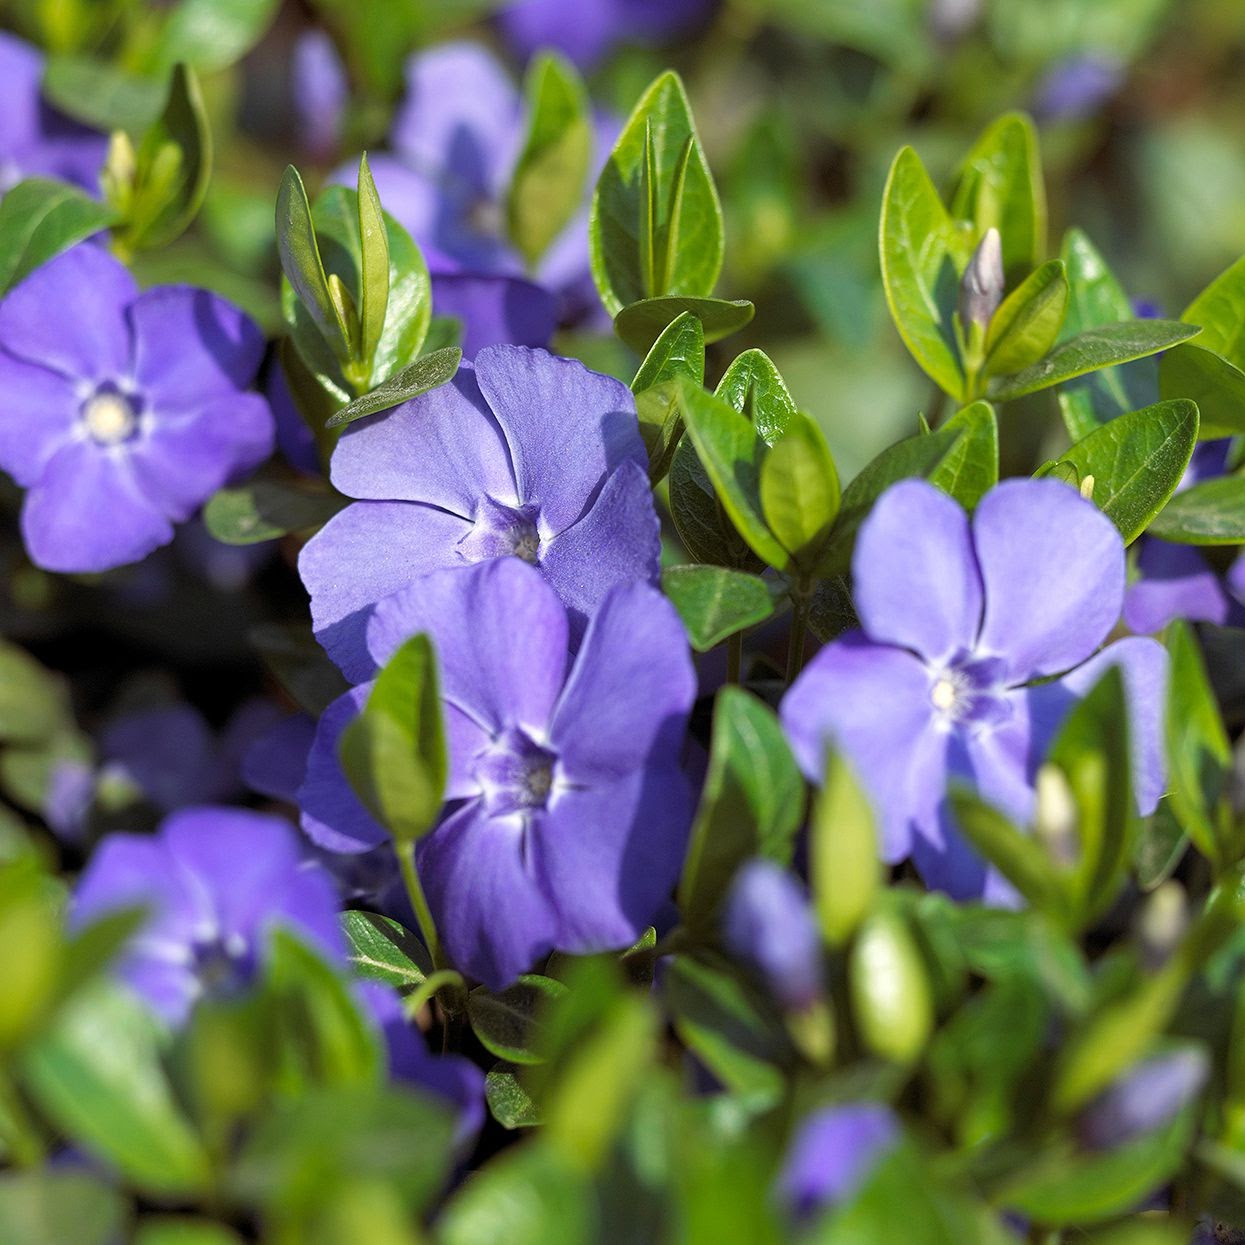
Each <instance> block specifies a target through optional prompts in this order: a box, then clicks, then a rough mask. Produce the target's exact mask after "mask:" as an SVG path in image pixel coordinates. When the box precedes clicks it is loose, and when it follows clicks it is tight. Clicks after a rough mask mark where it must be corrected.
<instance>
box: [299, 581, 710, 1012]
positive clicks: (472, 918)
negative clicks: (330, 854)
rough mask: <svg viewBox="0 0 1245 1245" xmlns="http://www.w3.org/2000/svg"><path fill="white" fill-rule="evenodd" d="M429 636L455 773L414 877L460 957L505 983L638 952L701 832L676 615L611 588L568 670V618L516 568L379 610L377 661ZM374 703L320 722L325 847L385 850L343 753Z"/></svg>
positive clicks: (314, 829)
mask: <svg viewBox="0 0 1245 1245" xmlns="http://www.w3.org/2000/svg"><path fill="white" fill-rule="evenodd" d="M418 632H425V633H427V634H428V635H429V636H430V637H431V638H432V640H433V643H434V644H435V646H436V649H437V655H438V658H439V661H440V668H441V688H442V697H443V709H444V713H445V725H446V737H447V741H448V745H449V753H450V776H449V783H448V788H447V792H446V799H447V804H446V809H445V815H444V817H443V819H442V821H441V823H440V824H439V825H438V827H437V828H436V829H435V830H434V831H433V832H432V833H431V834H429V835H427V836H426V837H425V838H424V839H422V840H421V841H420V844H419V850H418V856H417V863H418V867H419V873H420V877H421V879H422V881H423V885H424V888H425V890H426V891H427V894H428V901H429V905H430V907H431V909H432V914H433V916H434V918H435V920H436V924H437V929H438V931H439V933H440V935H441V938H442V940H443V942H444V943H445V946H446V948H447V950H448V951H449V953H450V957H451V959H452V960H453V961H454V963H455V964H456V965H457V966H458V967H459V968H461V969H462V970H463V971H464V972H467V973H470V974H471V975H472V976H473V977H476V978H478V979H479V980H481V981H483V982H484V983H485V984H486V985H489V986H492V987H500V986H504V985H506V984H507V983H508V982H510V981H512V980H513V979H514V978H515V977H516V976H517V975H518V974H519V973H521V972H523V971H524V969H526V968H528V967H529V966H530V965H531V964H532V963H533V962H534V961H535V960H536V959H537V958H538V957H539V956H541V955H543V954H545V953H547V952H548V951H550V950H551V949H553V948H558V949H559V950H563V951H569V952H576V953H579V952H589V951H600V950H605V949H607V948H613V947H624V946H627V945H629V944H630V943H631V942H633V941H634V940H635V939H636V938H637V937H639V935H640V934H641V933H642V932H643V930H644V928H645V926H646V925H648V924H649V923H651V922H652V920H653V918H654V917H655V916H656V915H657V912H658V909H659V908H660V906H661V904H662V902H663V901H664V900H665V899H666V897H667V896H668V895H669V892H670V890H671V888H672V886H673V884H674V881H675V878H676V876H677V875H678V871H679V866H680V864H681V862H682V859H683V854H684V848H685V846H686V839H687V831H688V827H689V823H690V817H691V797H690V792H689V788H688V782H687V779H686V777H685V776H684V774H683V771H682V769H681V768H680V765H679V760H678V757H679V751H680V748H681V744H682V740H683V732H684V729H685V726H686V721H687V715H688V712H689V711H690V709H691V705H692V700H693V698H694V697H695V692H696V680H695V674H694V672H693V669H692V664H691V658H690V655H689V653H688V647H687V639H686V636H685V635H684V632H683V627H682V624H681V623H680V621H679V618H678V615H677V614H676V613H675V612H674V609H673V607H672V606H671V605H670V603H669V602H668V601H667V600H666V599H665V598H664V597H663V596H662V595H661V594H660V593H659V592H658V591H657V590H656V589H655V588H652V587H650V586H649V585H647V584H640V583H636V584H629V585H625V586H621V587H617V588H614V589H613V590H612V591H610V592H609V593H608V594H607V595H606V597H605V599H604V601H603V602H602V603H601V605H600V606H599V607H598V608H597V610H596V611H595V613H594V614H593V615H592V618H591V621H590V622H589V624H588V629H587V632H586V634H585V635H584V639H583V643H582V646H581V647H580V649H579V653H578V655H577V656H576V657H575V658H574V660H573V661H572V660H571V658H570V657H569V656H568V651H567V645H568V639H569V635H570V620H569V618H568V613H567V610H566V608H565V606H564V605H563V604H562V602H561V601H560V600H559V599H558V596H557V594H556V593H555V592H554V591H553V589H552V588H550V586H549V584H548V583H547V582H546V580H545V579H544V578H543V577H542V576H541V575H540V574H539V573H538V572H537V571H536V570H534V569H533V568H532V567H530V566H528V565H526V564H525V563H523V562H522V561H521V560H519V559H518V558H506V559H501V560H495V561H491V562H487V563H484V564H483V565H479V566H474V567H469V568H465V569H458V570H449V571H440V572H437V573H435V574H431V575H429V576H427V577H426V578H425V579H423V580H422V581H421V582H419V583H417V584H415V585H414V586H413V587H411V588H409V589H407V590H406V591H403V592H400V593H396V594H395V595H393V596H390V597H388V598H386V599H385V600H384V601H382V602H381V603H380V604H379V605H378V606H377V607H376V611H375V613H374V615H373V617H372V619H371V622H370V623H369V625H368V629H367V641H368V648H369V650H370V652H371V656H372V658H373V660H374V661H375V662H376V663H377V664H378V665H381V664H383V663H384V662H385V661H386V660H387V659H388V658H389V657H390V656H391V655H392V654H393V653H394V651H395V650H396V649H397V648H398V647H399V646H400V645H401V643H402V642H403V641H404V640H406V639H407V638H408V637H410V636H411V635H414V634H416V633H418ZM370 690H371V688H370V685H368V684H364V685H363V686H361V687H358V688H355V689H353V690H352V691H350V692H348V693H347V694H346V695H344V696H342V697H341V698H340V699H338V700H337V701H335V702H334V703H333V704H332V705H330V706H329V708H328V709H327V710H326V711H325V713H324V715H323V717H322V718H321V720H320V725H319V729H318V732H317V735H316V741H315V743H314V745H313V746H312V750H311V756H310V758H309V761H308V766H307V780H306V782H305V783H304V785H303V788H302V790H301V792H300V804H301V806H302V810H303V828H304V829H305V830H306V831H307V833H308V834H309V835H310V836H311V838H312V839H313V840H314V841H315V842H316V843H318V844H319V845H320V846H322V847H324V848H326V849H328V850H330V851H338V852H364V851H367V850H368V849H370V848H372V847H374V846H375V845H376V844H378V843H380V842H383V841H384V839H385V832H384V831H383V830H382V829H381V828H380V826H378V825H377V824H376V823H375V822H374V821H373V820H372V819H371V818H370V817H369V816H368V814H367V813H366V812H365V810H364V809H363V807H362V805H361V804H360V803H359V802H358V801H357V800H356V799H355V797H354V795H353V792H352V791H351V789H350V787H349V785H348V784H347V781H346V779H345V777H344V776H343V774H342V771H341V768H340V765H339V763H338V756H337V746H338V741H339V739H340V737H341V733H342V731H343V730H344V729H345V727H346V725H347V723H348V722H349V721H350V720H351V719H352V718H353V717H354V716H355V715H356V714H357V713H358V712H359V711H360V709H361V708H362V707H363V705H364V704H365V703H366V701H367V697H368V694H369V692H370Z"/></svg>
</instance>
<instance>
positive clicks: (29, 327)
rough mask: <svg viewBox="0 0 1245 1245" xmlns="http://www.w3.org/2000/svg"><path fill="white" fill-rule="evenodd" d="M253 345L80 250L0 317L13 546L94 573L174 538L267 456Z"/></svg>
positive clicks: (224, 319) (182, 289) (202, 296)
mask: <svg viewBox="0 0 1245 1245" xmlns="http://www.w3.org/2000/svg"><path fill="white" fill-rule="evenodd" d="M263 348H264V342H263V336H262V334H261V333H260V331H259V329H258V328H257V327H256V326H255V324H253V323H252V322H251V320H250V319H249V318H248V317H247V316H245V315H243V313H242V312H241V311H239V310H238V309H237V308H236V307H234V306H233V305H232V304H231V303H228V302H226V301H225V300H224V299H222V298H218V297H217V296H216V295H215V294H210V293H208V292H207V291H206V290H197V289H192V288H190V287H189V286H178V285H169V286H158V287H156V288H154V289H150V290H146V291H144V292H143V293H141V294H140V293H139V290H138V287H137V286H136V285H135V283H134V279H133V277H131V276H130V274H129V272H128V271H127V270H126V269H125V267H124V266H123V265H121V264H120V263H118V262H117V261H116V260H115V259H113V258H112V257H111V256H110V255H108V254H107V253H106V252H105V251H103V250H101V249H99V248H98V247H95V246H92V245H90V244H83V245H81V246H77V247H74V248H73V249H72V250H70V251H66V252H65V253H64V254H63V255H60V256H58V257H57V258H56V259H54V260H52V261H51V262H50V263H47V264H45V265H44V266H43V267H41V268H38V269H36V270H35V271H34V272H33V273H32V274H31V275H30V276H29V277H27V278H26V280H25V281H23V282H22V283H21V284H20V285H19V286H17V288H16V289H14V290H13V291H12V292H11V293H10V294H9V295H8V297H7V298H5V300H4V302H3V303H0V387H3V389H4V392H5V395H6V397H5V402H4V406H3V409H2V410H0V467H3V468H4V470H6V471H7V472H8V473H9V474H10V475H11V476H13V478H14V479H15V480H16V481H17V483H18V484H20V485H21V486H22V487H23V488H25V489H26V490H27V493H26V498H25V501H24V504H23V506H22V534H23V536H24V538H25V542H26V548H27V550H28V551H29V553H30V556H31V558H32V559H33V560H34V561H35V562H36V563H37V564H38V565H40V566H42V567H44V568H45V569H47V570H53V571H103V570H108V569H109V568H111V567H114V566H121V565H123V564H125V563H127V562H134V561H137V560H138V559H139V558H142V557H145V556H146V555H147V554H148V553H150V552H151V551H152V550H153V549H156V548H158V547H159V546H160V545H164V544H167V543H168V542H169V541H170V540H171V539H172V538H173V524H174V523H180V522H183V521H184V520H186V519H188V518H189V517H190V516H191V515H192V514H193V513H194V512H195V510H197V509H198V508H199V506H201V505H202V504H203V502H204V501H206V500H207V498H208V497H210V496H211V495H212V493H214V492H215V491H216V490H217V489H218V488H220V487H221V485H222V484H224V483H226V482H227V481H228V480H229V479H230V478H232V477H233V476H235V475H237V474H239V473H241V472H244V471H247V470H249V469H251V468H252V467H254V466H255V465H256V464H257V463H259V462H261V461H262V460H263V459H264V458H266V457H267V456H268V454H269V453H271V451H272V441H273V429H272V415H271V413H270V412H269V410H268V406H267V403H265V402H264V400H263V399H262V398H261V397H259V396H258V395H256V394H253V393H247V392H245V390H246V387H247V386H248V385H249V384H250V382H251V381H252V379H253V378H254V376H255V371H256V369H257V368H258V366H259V360H260V356H261V354H262V353H263Z"/></svg>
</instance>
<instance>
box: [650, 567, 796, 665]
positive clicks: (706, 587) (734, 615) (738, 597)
mask: <svg viewBox="0 0 1245 1245" xmlns="http://www.w3.org/2000/svg"><path fill="white" fill-rule="evenodd" d="M661 586H662V591H663V592H665V594H666V595H667V596H668V597H669V598H670V599H671V601H673V602H674V607H675V609H677V610H678V611H679V617H680V618H681V619H682V620H683V625H684V626H685V627H686V628H687V634H688V638H689V639H690V640H691V642H692V647H693V648H694V649H695V650H696V651H697V652H698V653H706V652H708V651H709V650H710V649H711V648H714V647H715V646H716V645H718V644H721V642H722V641H723V640H725V639H726V638H727V637H728V636H732V635H734V634H735V633H736V632H739V631H743V630H744V629H745V628H746V627H754V626H756V624H757V623H761V622H764V621H765V620H766V619H767V618H769V617H770V616H771V615H772V614H773V613H774V598H773V596H772V595H771V594H770V590H769V587H768V586H767V585H766V583H765V581H764V580H763V579H761V578H760V576H758V575H749V574H747V573H746V572H745V571H735V570H729V569H727V568H726V567H724V566H671V567H667V568H666V570H664V571H663V572H662V575H661Z"/></svg>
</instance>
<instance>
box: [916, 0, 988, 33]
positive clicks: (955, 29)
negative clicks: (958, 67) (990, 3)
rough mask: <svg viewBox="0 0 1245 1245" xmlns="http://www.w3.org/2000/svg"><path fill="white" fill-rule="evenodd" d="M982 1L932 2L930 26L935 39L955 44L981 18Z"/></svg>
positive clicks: (946, 0)
mask: <svg viewBox="0 0 1245 1245" xmlns="http://www.w3.org/2000/svg"><path fill="white" fill-rule="evenodd" d="M981 9H982V0H930V6H929V24H930V29H931V30H932V31H933V33H934V38H936V39H941V40H942V41H943V42H944V43H951V42H954V41H955V40H956V39H958V38H960V36H961V35H964V34H967V33H968V31H969V29H970V27H972V26H974V25H976V23H977V21H978V19H979V18H980V17H981Z"/></svg>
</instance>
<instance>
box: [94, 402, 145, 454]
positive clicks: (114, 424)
mask: <svg viewBox="0 0 1245 1245" xmlns="http://www.w3.org/2000/svg"><path fill="white" fill-rule="evenodd" d="M82 419H83V422H84V423H85V424H86V430H87V432H89V433H90V434H91V439H92V440H93V441H96V442H98V443H99V444H100V445H120V444H121V442H122V441H128V440H129V439H130V437H132V436H133V435H134V429H135V427H136V426H137V424H138V416H137V415H136V414H135V413H134V408H133V407H132V406H131V405H130V403H129V402H127V401H126V399H125V398H124V397H122V395H121V394H119V393H111V392H104V393H97V394H96V395H95V396H94V397H93V398H91V399H90V400H89V401H88V402H87V404H86V405H85V406H84V407H83V408H82Z"/></svg>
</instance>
